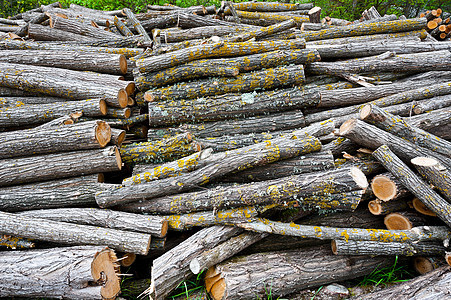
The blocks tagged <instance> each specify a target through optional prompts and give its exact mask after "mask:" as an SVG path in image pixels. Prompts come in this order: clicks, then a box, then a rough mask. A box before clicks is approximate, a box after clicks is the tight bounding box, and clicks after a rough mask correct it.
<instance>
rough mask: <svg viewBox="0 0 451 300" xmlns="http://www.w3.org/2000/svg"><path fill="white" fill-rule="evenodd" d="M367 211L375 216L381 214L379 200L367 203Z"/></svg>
mask: <svg viewBox="0 0 451 300" xmlns="http://www.w3.org/2000/svg"><path fill="white" fill-rule="evenodd" d="M368 209H369V211H370V213H372V214H373V215H376V216H378V215H380V214H381V213H382V205H381V204H380V201H379V200H372V201H370V202H368Z"/></svg>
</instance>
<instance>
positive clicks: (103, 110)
mask: <svg viewBox="0 0 451 300" xmlns="http://www.w3.org/2000/svg"><path fill="white" fill-rule="evenodd" d="M99 108H100V112H101V113H102V115H106V113H107V111H108V106H107V104H106V101H105V100H103V99H100V101H99Z"/></svg>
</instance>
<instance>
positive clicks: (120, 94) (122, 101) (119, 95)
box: [117, 89, 128, 108]
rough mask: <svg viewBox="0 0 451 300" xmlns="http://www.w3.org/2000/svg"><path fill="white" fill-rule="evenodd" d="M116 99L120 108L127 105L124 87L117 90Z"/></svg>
mask: <svg viewBox="0 0 451 300" xmlns="http://www.w3.org/2000/svg"><path fill="white" fill-rule="evenodd" d="M117 101H118V103H119V106H120V107H121V108H124V107H126V106H127V103H128V94H127V92H126V91H125V89H120V90H119V92H118V93H117Z"/></svg>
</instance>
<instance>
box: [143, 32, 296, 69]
mask: <svg viewBox="0 0 451 300" xmlns="http://www.w3.org/2000/svg"><path fill="white" fill-rule="evenodd" d="M302 48H305V42H304V41H303V40H299V39H297V40H294V41H289V42H287V41H268V42H244V43H230V44H227V45H225V44H224V43H223V42H219V43H214V44H206V45H200V46H195V47H189V48H186V49H181V50H177V51H172V52H170V53H165V54H162V55H158V56H151V57H148V58H144V59H142V60H138V61H137V62H136V66H137V67H138V68H139V71H140V72H142V73H145V72H154V71H158V70H162V69H165V68H169V67H174V66H177V65H181V64H183V63H187V62H190V61H193V60H198V59H205V58H213V57H233V56H243V55H250V54H256V53H261V52H262V51H265V52H270V51H276V50H282V49H283V50H288V49H289V50H294V49H302ZM262 49H263V50H262ZM174 58H176V59H174Z"/></svg>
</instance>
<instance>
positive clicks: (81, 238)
mask: <svg viewBox="0 0 451 300" xmlns="http://www.w3.org/2000/svg"><path fill="white" fill-rule="evenodd" d="M0 228H1V231H0V232H1V233H3V234H10V235H13V234H17V235H19V236H21V237H24V238H30V239H36V240H42V241H51V242H57V243H61V244H69V245H70V244H72V245H83V244H85V245H106V246H109V247H111V248H113V249H117V250H119V251H124V252H132V253H136V254H142V255H146V254H147V252H148V251H149V244H150V235H148V234H143V233H136V232H130V231H123V230H116V229H106V228H101V227H94V226H87V225H78V224H71V223H65V222H56V221H50V220H45V219H39V218H32V217H22V216H18V215H16V214H11V213H6V212H0Z"/></svg>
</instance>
